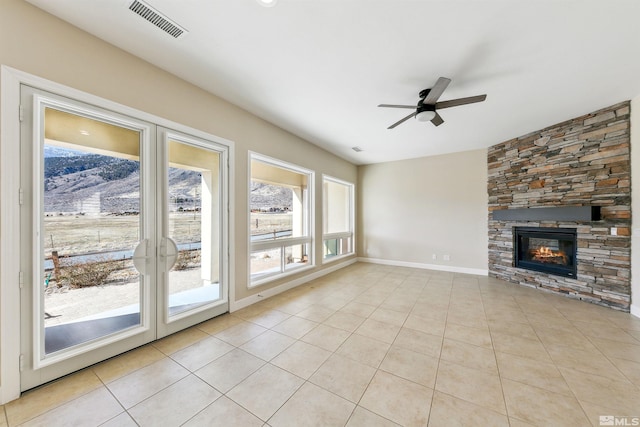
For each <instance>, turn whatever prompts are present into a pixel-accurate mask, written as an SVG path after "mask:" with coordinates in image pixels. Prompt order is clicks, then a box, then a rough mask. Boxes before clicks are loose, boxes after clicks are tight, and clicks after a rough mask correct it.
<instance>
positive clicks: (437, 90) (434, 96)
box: [422, 77, 451, 105]
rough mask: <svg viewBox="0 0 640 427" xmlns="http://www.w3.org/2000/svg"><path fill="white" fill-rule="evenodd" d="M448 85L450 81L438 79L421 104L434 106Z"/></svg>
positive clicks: (443, 78) (444, 78)
mask: <svg viewBox="0 0 640 427" xmlns="http://www.w3.org/2000/svg"><path fill="white" fill-rule="evenodd" d="M449 83H451V79H448V78H446V77H440V78H439V79H438V81H437V82H436V84H435V85H434V86H433V87H432V88H431V90H430V91H429V95H427V96H426V98H424V101H422V103H423V104H428V105H432V104H435V103H436V101H437V100H438V98H440V96H442V93H443V92H444V90H445V89H446V88H447V86H449Z"/></svg>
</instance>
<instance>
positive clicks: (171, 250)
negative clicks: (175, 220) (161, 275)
mask: <svg viewBox="0 0 640 427" xmlns="http://www.w3.org/2000/svg"><path fill="white" fill-rule="evenodd" d="M179 252H180V251H179V250H178V245H177V244H176V242H175V240H173V239H172V238H171V237H163V238H162V241H161V243H160V256H161V257H162V258H164V259H165V263H166V268H167V271H169V270H171V268H172V267H173V266H174V265H175V263H176V261H178V254H179Z"/></svg>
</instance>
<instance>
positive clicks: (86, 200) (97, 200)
mask: <svg viewBox="0 0 640 427" xmlns="http://www.w3.org/2000/svg"><path fill="white" fill-rule="evenodd" d="M44 176H45V181H44V189H45V192H44V204H45V212H54V213H58V212H86V213H98V212H101V213H123V212H138V211H139V209H140V206H139V197H140V164H139V162H136V161H132V160H125V159H117V158H114V157H109V156H101V155H96V154H88V155H82V156H65V157H47V158H45V160H44ZM200 184H201V179H200V174H199V173H197V172H193V171H187V170H183V169H175V168H170V169H169V187H170V195H169V200H170V202H171V205H172V209H179V208H182V209H185V210H190V209H193V208H198V207H199V202H197V201H196V200H195V199H194V195H196V194H197V193H198V192H199V191H200Z"/></svg>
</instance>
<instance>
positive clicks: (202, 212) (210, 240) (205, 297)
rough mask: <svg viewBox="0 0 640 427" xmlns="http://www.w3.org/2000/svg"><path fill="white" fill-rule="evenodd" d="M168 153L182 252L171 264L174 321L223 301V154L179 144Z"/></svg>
mask: <svg viewBox="0 0 640 427" xmlns="http://www.w3.org/2000/svg"><path fill="white" fill-rule="evenodd" d="M168 150H169V169H168V181H169V187H168V204H169V220H168V225H169V234H168V236H169V237H170V238H171V240H172V241H173V243H175V246H176V247H177V248H174V249H177V257H176V258H175V264H173V266H169V265H167V267H170V271H169V274H168V277H169V280H168V293H169V298H168V304H169V315H170V316H172V315H175V314H178V313H182V312H185V311H187V310H190V309H192V308H196V307H199V306H202V305H203V304H207V303H211V302H214V301H217V300H219V299H220V298H221V292H220V289H221V288H220V251H219V247H220V212H219V206H220V203H219V197H220V189H219V186H220V182H219V175H220V155H219V153H217V152H215V151H212V150H208V149H206V148H202V147H196V146H193V145H190V144H186V143H183V142H180V141H174V140H170V141H169V147H168ZM168 246H171V242H169V243H168ZM172 250H173V249H171V248H168V249H167V251H168V253H171V252H172ZM161 262H162V260H161ZM166 262H167V263H169V264H170V263H171V262H173V258H172V257H167V261H166Z"/></svg>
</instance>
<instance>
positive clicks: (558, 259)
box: [532, 246, 567, 264]
mask: <svg viewBox="0 0 640 427" xmlns="http://www.w3.org/2000/svg"><path fill="white" fill-rule="evenodd" d="M532 259H533V260H534V261H539V262H550V263H554V264H564V263H566V262H567V255H566V254H565V253H564V252H563V251H554V250H552V249H550V248H548V247H546V246H540V247H539V248H537V249H536V250H534V251H533V258H532Z"/></svg>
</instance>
